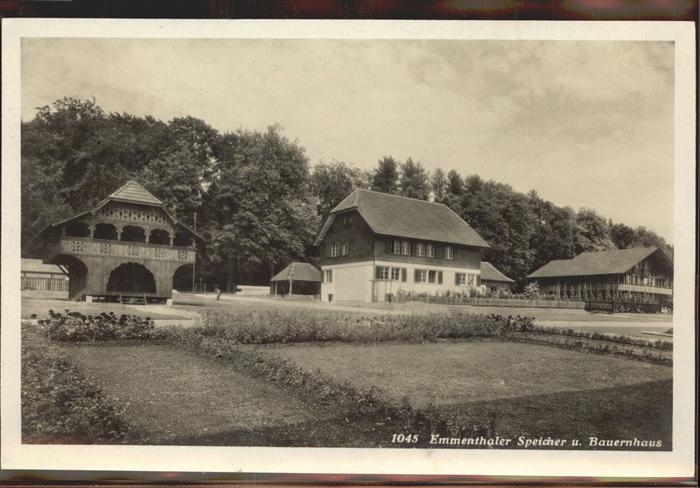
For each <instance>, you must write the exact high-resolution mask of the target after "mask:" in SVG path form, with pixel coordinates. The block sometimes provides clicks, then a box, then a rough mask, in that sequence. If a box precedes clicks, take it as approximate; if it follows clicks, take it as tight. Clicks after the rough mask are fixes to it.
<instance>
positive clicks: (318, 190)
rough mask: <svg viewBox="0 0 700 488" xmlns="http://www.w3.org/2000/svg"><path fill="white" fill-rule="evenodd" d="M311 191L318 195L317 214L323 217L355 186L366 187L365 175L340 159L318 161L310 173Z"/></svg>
mask: <svg viewBox="0 0 700 488" xmlns="http://www.w3.org/2000/svg"><path fill="white" fill-rule="evenodd" d="M310 184H311V191H312V192H313V194H314V195H316V196H317V197H318V200H319V202H318V207H317V211H318V214H319V215H320V216H321V219H322V220H323V219H325V218H326V217H327V216H328V214H329V213H330V211H331V210H332V209H333V207H335V206H336V205H338V204H339V203H340V202H341V200H343V198H345V197H346V196H348V195H349V194H350V193H351V192H352V191H353V190H354V189H355V188H366V186H365V185H366V184H367V180H366V176H365V175H364V174H363V172H362V171H360V170H359V169H357V168H352V167H350V166H348V165H346V164H345V163H343V162H340V161H334V162H332V163H328V164H326V163H319V164H317V165H316V166H314V169H313V172H312V173H311V182H310Z"/></svg>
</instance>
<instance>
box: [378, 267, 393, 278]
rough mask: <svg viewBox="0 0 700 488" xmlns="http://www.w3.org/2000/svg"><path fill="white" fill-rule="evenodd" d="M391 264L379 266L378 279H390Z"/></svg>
mask: <svg viewBox="0 0 700 488" xmlns="http://www.w3.org/2000/svg"><path fill="white" fill-rule="evenodd" d="M389 269H390V268H389V266H377V271H376V275H375V276H376V278H377V279H378V280H388V279H389Z"/></svg>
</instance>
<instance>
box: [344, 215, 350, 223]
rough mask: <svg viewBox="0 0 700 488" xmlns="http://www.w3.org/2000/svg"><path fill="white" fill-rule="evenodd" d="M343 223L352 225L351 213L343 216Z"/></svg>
mask: <svg viewBox="0 0 700 488" xmlns="http://www.w3.org/2000/svg"><path fill="white" fill-rule="evenodd" d="M343 225H352V215H346V216H344V217H343Z"/></svg>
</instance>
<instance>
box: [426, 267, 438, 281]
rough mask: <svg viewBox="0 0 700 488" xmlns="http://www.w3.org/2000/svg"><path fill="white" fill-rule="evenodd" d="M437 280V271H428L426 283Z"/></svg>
mask: <svg viewBox="0 0 700 488" xmlns="http://www.w3.org/2000/svg"><path fill="white" fill-rule="evenodd" d="M436 278H437V271H433V270H432V269H431V270H430V271H428V283H435V279H436Z"/></svg>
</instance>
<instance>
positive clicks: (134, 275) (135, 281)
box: [107, 263, 156, 293]
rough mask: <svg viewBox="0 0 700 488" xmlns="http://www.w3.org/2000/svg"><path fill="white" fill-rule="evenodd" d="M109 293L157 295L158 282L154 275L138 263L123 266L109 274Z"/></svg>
mask: <svg viewBox="0 0 700 488" xmlns="http://www.w3.org/2000/svg"><path fill="white" fill-rule="evenodd" d="M107 291H108V292H110V291H111V292H124V293H155V292H156V281H155V279H154V278H153V273H151V272H150V271H148V269H147V268H146V267H145V266H143V265H141V264H137V263H125V264H122V265H120V266H118V267H116V268H115V269H113V270H112V272H111V273H110V274H109V279H108V280H107Z"/></svg>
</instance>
